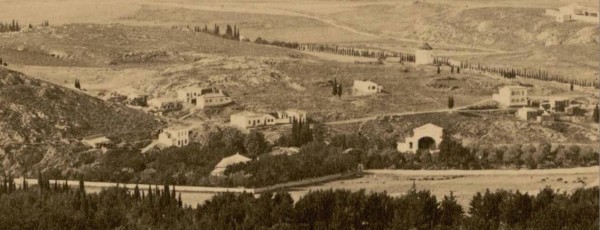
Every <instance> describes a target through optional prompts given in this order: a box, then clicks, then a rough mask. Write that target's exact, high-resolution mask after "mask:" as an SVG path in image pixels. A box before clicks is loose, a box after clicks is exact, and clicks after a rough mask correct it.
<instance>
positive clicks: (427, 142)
mask: <svg viewBox="0 0 600 230" xmlns="http://www.w3.org/2000/svg"><path fill="white" fill-rule="evenodd" d="M421 149H427V150H430V151H433V150H435V140H434V139H433V138H431V137H423V138H421V139H419V144H418V150H421Z"/></svg>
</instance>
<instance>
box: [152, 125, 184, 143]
mask: <svg viewBox="0 0 600 230" xmlns="http://www.w3.org/2000/svg"><path fill="white" fill-rule="evenodd" d="M158 144H161V145H163V146H164V147H171V146H176V147H182V146H186V145H188V144H190V128H187V127H179V128H176V127H169V128H166V129H164V130H163V131H162V132H161V133H160V134H159V135H158Z"/></svg>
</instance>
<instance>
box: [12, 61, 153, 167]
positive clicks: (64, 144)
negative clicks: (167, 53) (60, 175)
mask: <svg viewBox="0 0 600 230" xmlns="http://www.w3.org/2000/svg"><path fill="white" fill-rule="evenodd" d="M160 125H161V124H160V122H159V121H157V120H156V119H155V118H154V117H153V116H152V115H149V114H146V113H143V112H141V111H138V110H134V109H131V108H127V107H125V106H122V105H114V104H108V103H106V102H104V101H102V100H100V99H97V98H94V97H91V96H88V95H87V94H85V93H83V92H77V91H75V90H70V89H66V88H63V87H59V86H56V85H53V84H51V83H47V82H44V81H40V80H36V79H32V78H30V77H27V76H25V75H23V74H21V73H19V72H15V71H12V70H8V69H5V68H1V67H0V130H1V131H0V159H2V160H3V165H2V166H1V167H3V168H4V169H10V170H11V171H13V172H16V173H21V172H22V171H21V170H28V169H32V168H31V167H34V165H35V164H37V163H39V162H45V163H44V164H46V166H47V167H43V168H53V167H57V166H58V165H69V164H73V163H74V162H76V161H77V160H76V159H77V158H80V157H82V156H85V154H74V153H77V152H81V151H84V150H85V149H86V147H84V146H81V144H79V142H78V141H77V139H81V138H83V137H86V136H90V135H106V136H107V137H109V138H111V139H112V140H114V141H116V142H120V141H135V140H140V139H148V138H150V137H152V136H153V133H154V132H155V131H156V130H157V129H158V128H160ZM44 159H45V160H44Z"/></svg>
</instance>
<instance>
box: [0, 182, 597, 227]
mask: <svg viewBox="0 0 600 230" xmlns="http://www.w3.org/2000/svg"><path fill="white" fill-rule="evenodd" d="M599 192H600V190H599V189H598V187H597V186H596V187H591V188H579V189H577V190H575V191H574V192H573V193H571V194H568V193H566V192H562V193H559V192H557V191H555V190H553V189H551V188H549V187H547V188H544V189H542V190H541V191H540V192H539V193H538V194H537V195H530V194H528V193H522V192H520V191H505V190H497V191H493V192H492V191H489V190H486V191H485V192H483V193H477V194H476V195H474V196H473V197H472V198H471V199H470V202H469V205H468V208H467V209H463V207H462V206H461V205H459V204H458V201H457V199H456V197H455V196H454V195H453V193H452V192H450V194H449V195H446V196H444V197H443V198H441V199H439V200H438V198H437V197H436V196H435V195H432V194H431V192H429V191H426V190H423V191H419V190H417V188H416V185H414V184H413V187H412V188H410V189H409V190H408V191H407V192H406V193H405V194H403V195H400V196H395V197H392V196H390V195H388V194H386V193H373V192H371V193H367V192H365V191H364V190H359V191H354V192H352V191H348V190H317V191H309V192H308V193H307V194H305V195H304V196H302V197H301V198H299V199H298V200H297V201H296V202H294V200H293V199H292V197H291V195H290V194H289V193H287V192H276V193H263V194H260V195H259V196H258V197H256V196H254V195H253V194H248V193H241V194H234V193H219V194H216V195H214V196H213V197H212V198H211V199H209V200H207V201H206V202H204V203H203V204H198V205H197V206H196V207H195V208H192V207H190V206H189V205H185V204H184V203H183V201H182V199H181V193H178V192H177V190H176V188H175V187H173V186H169V185H164V186H162V189H161V188H159V187H158V186H155V187H154V188H152V187H149V188H148V189H147V190H145V191H144V190H142V189H140V188H139V187H138V186H136V187H135V188H134V189H133V191H130V190H127V189H126V188H122V187H118V186H117V187H113V188H108V189H102V190H101V191H100V192H99V193H87V192H86V187H85V184H84V183H83V182H80V184H79V186H75V187H71V186H68V185H66V184H62V183H54V184H52V185H51V184H50V182H49V181H48V180H47V179H45V178H44V177H41V178H40V179H38V185H35V186H30V185H27V183H26V181H23V183H22V185H21V186H16V185H15V182H14V181H13V180H12V179H7V178H6V177H5V178H4V179H3V181H2V184H1V185H0V216H1V217H2V218H0V228H1V229H378V230H379V229H401V230H402V229H406V230H408V229H598V227H599V226H598V217H599V214H600V213H599V211H598V206H599V205H600V204H599V197H598V193H599ZM467 214H468V215H467Z"/></svg>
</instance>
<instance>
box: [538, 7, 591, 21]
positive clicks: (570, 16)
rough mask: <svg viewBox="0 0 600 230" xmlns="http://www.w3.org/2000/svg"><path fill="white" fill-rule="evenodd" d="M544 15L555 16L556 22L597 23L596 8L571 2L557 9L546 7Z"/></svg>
mask: <svg viewBox="0 0 600 230" xmlns="http://www.w3.org/2000/svg"><path fill="white" fill-rule="evenodd" d="M546 15H549V16H552V17H555V18H556V21H557V22H568V21H582V22H589V23H594V24H598V23H599V20H600V18H599V17H598V9H597V8H593V7H584V6H581V5H579V4H576V3H573V4H570V5H567V6H563V7H560V8H558V9H546Z"/></svg>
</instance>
